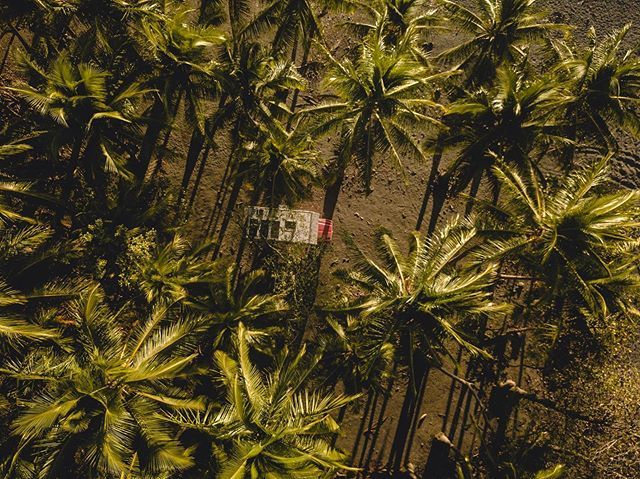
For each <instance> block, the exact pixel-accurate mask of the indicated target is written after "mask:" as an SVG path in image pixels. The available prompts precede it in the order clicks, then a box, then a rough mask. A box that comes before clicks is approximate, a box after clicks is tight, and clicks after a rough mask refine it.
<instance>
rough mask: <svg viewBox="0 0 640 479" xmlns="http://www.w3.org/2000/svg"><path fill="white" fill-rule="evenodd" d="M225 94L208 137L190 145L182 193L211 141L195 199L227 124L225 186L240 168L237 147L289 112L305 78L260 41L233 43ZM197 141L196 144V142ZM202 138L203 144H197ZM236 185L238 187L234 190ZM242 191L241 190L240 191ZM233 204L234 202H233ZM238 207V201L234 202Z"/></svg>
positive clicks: (225, 72) (227, 57) (224, 77)
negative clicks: (288, 102)
mask: <svg viewBox="0 0 640 479" xmlns="http://www.w3.org/2000/svg"><path fill="white" fill-rule="evenodd" d="M220 76H221V79H222V80H221V83H222V95H221V98H220V102H219V104H218V108H217V109H216V111H215V112H214V113H213V115H212V116H211V117H210V118H209V119H208V120H209V121H208V122H207V128H206V136H202V137H201V138H200V139H196V140H194V139H193V138H192V144H191V145H190V147H189V155H188V156H187V165H186V166H185V170H184V175H183V179H182V188H181V195H182V194H184V192H186V190H187V187H188V186H189V182H190V179H191V175H192V174H193V171H194V169H195V167H196V163H197V159H198V155H197V154H196V152H198V151H199V150H200V149H202V147H203V146H204V144H205V140H208V144H209V146H208V147H207V149H206V150H205V153H206V154H203V159H202V162H201V164H200V168H199V171H198V175H197V177H196V181H195V185H194V187H193V193H192V199H191V200H190V202H189V203H190V204H193V198H194V195H195V194H196V192H197V189H198V187H199V182H200V178H201V176H202V173H203V171H204V167H205V163H206V159H207V155H208V152H209V149H210V147H211V146H215V142H213V141H212V140H213V138H214V135H215V133H216V132H217V131H219V130H220V128H222V127H223V126H225V125H227V124H231V125H232V134H231V142H232V148H231V155H230V157H229V160H228V162H227V171H226V172H225V173H226V175H225V177H223V179H222V184H223V185H222V187H221V188H223V187H224V186H225V185H226V182H227V181H228V179H229V178H230V177H231V176H233V175H230V173H233V172H235V171H236V170H237V167H238V162H236V158H235V156H236V154H237V149H238V147H239V146H240V145H241V143H242V142H243V140H244V139H245V138H252V137H253V136H255V132H254V129H255V125H256V124H268V123H270V122H272V121H274V117H275V118H276V119H283V118H285V117H286V116H288V115H289V112H288V110H287V108H286V107H285V106H284V104H283V103H282V99H283V98H285V97H286V95H287V93H288V91H289V90H291V89H294V88H297V89H299V88H302V87H303V86H304V82H303V81H302V78H301V77H300V75H299V74H298V72H297V71H296V69H295V68H294V67H293V65H292V64H291V63H289V62H285V61H281V60H278V59H276V58H275V57H273V56H272V55H269V54H266V53H265V51H264V49H263V48H262V47H261V46H260V45H259V44H256V43H250V42H243V43H242V44H241V45H238V46H235V45H233V44H231V45H229V48H228V49H227V50H226V53H225V56H224V59H223V61H222V66H221V72H220ZM194 141H195V142H196V143H193V142H194ZM198 141H199V143H197V142H198ZM236 180H238V181H237V182H236V185H239V186H237V188H240V187H241V186H242V184H241V182H240V180H239V179H238V178H236ZM233 191H236V188H235V187H234V190H233ZM238 193H239V190H238ZM230 205H231V203H230ZM233 206H235V202H233Z"/></svg>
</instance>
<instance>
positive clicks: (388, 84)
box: [301, 30, 447, 218]
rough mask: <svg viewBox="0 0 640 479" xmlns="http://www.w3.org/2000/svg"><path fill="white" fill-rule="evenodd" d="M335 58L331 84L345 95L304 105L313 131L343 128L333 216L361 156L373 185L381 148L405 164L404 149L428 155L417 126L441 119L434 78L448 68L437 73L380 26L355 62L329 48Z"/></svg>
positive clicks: (330, 193) (330, 194)
mask: <svg viewBox="0 0 640 479" xmlns="http://www.w3.org/2000/svg"><path fill="white" fill-rule="evenodd" d="M326 54H327V55H328V56H329V58H330V60H331V64H332V69H331V72H330V74H329V77H328V81H327V83H328V86H329V87H330V88H331V89H332V90H333V91H335V93H336V95H337V96H338V97H339V101H337V102H331V103H325V104H321V105H319V106H316V107H311V108H308V109H305V110H303V111H301V114H302V115H304V116H305V117H310V116H313V118H314V120H313V122H312V126H311V129H310V131H311V133H312V135H313V136H319V135H321V134H325V133H327V132H331V131H335V130H337V131H338V133H339V135H340V141H339V147H338V151H337V158H336V165H335V166H334V173H333V174H334V177H335V180H334V181H333V182H332V184H331V186H330V187H329V188H328V189H327V192H326V195H325V203H324V210H323V214H324V217H326V218H331V217H332V216H333V212H334V210H335V207H336V204H337V199H338V195H339V192H340V188H341V186H342V182H343V180H344V175H345V170H346V168H347V166H348V165H349V164H350V163H351V161H352V160H354V161H355V162H356V165H357V167H358V169H359V170H360V174H361V176H362V180H363V183H364V186H365V189H366V190H367V191H370V187H371V178H372V173H373V160H374V156H375V154H376V153H383V154H384V153H390V155H391V157H392V159H393V160H394V161H395V163H396V165H397V166H398V168H399V169H400V170H402V159H401V155H402V154H403V153H409V154H411V155H413V156H416V157H419V158H420V157H422V155H423V153H422V151H421V150H420V147H419V145H417V144H416V142H415V141H414V140H413V138H412V136H411V135H412V128H415V127H419V126H423V127H424V126H425V125H427V126H428V125H432V126H433V125H435V126H440V122H439V121H438V120H436V119H435V118H433V116H431V115H430V112H431V111H432V110H438V109H441V106H440V105H438V104H437V103H436V102H434V101H431V100H429V99H427V98H426V92H427V90H428V87H429V84H430V83H431V82H433V81H435V80H436V79H439V78H442V77H443V76H446V75H447V74H434V73H432V72H430V71H428V70H427V68H426V67H424V66H423V65H421V64H420V63H418V62H416V61H415V60H414V58H413V56H411V55H410V54H409V53H407V52H406V51H404V50H400V49H397V48H394V47H392V46H388V45H385V43H384V41H383V39H382V38H381V33H380V31H379V30H377V31H375V32H374V33H373V34H371V35H370V36H369V37H368V38H367V39H366V41H365V43H364V44H363V47H362V50H361V52H360V56H359V57H358V58H357V60H356V62H355V63H352V62H351V61H350V60H344V61H338V60H336V59H335V58H334V57H333V56H332V55H331V54H330V53H329V52H326Z"/></svg>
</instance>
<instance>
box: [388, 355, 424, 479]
mask: <svg viewBox="0 0 640 479" xmlns="http://www.w3.org/2000/svg"><path fill="white" fill-rule="evenodd" d="M411 369H412V371H411V377H410V378H409V384H408V386H407V391H406V393H405V397H404V402H403V404H402V410H401V411H400V416H399V417H398V424H397V426H396V433H395V436H394V438H393V444H392V446H391V453H390V455H389V462H388V467H389V470H390V471H391V472H396V471H399V470H400V468H401V467H402V466H403V464H402V462H403V458H404V451H405V448H406V446H407V437H408V436H409V429H410V428H411V424H412V421H413V417H414V414H415V411H416V409H418V397H419V391H420V390H421V389H422V384H423V383H424V382H425V381H426V380H427V373H428V371H429V363H428V361H427V360H426V358H424V357H422V355H417V357H416V359H415V360H414V365H413V367H412V368H411Z"/></svg>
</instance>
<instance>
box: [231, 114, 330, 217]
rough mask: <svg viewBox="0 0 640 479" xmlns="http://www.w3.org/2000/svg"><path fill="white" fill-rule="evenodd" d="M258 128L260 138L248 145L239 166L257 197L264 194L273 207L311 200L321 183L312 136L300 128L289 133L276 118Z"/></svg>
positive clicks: (265, 200) (266, 201)
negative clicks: (312, 189) (315, 187)
mask: <svg viewBox="0 0 640 479" xmlns="http://www.w3.org/2000/svg"><path fill="white" fill-rule="evenodd" d="M256 129H257V130H258V132H259V133H258V134H257V136H258V137H257V138H256V140H253V141H250V142H248V143H246V144H245V145H244V152H243V153H242V157H243V158H242V160H241V161H240V164H239V166H238V169H239V174H241V175H244V176H245V177H246V178H247V180H248V181H249V182H250V183H251V184H252V185H253V189H254V191H255V193H254V196H257V195H259V194H262V197H263V201H264V203H265V204H267V205H268V206H271V207H276V206H280V205H281V204H282V203H285V204H286V205H287V206H293V205H294V204H295V203H297V202H299V201H300V200H301V199H306V198H309V197H310V195H311V187H312V186H314V185H317V184H319V183H320V167H321V163H320V159H319V157H318V152H317V151H316V150H315V149H314V144H313V141H312V139H311V137H310V136H309V135H308V134H307V132H305V131H301V130H303V128H302V127H300V126H298V127H296V128H295V129H294V130H292V131H287V130H286V128H285V126H284V125H282V124H280V122H279V121H277V120H275V119H274V120H272V121H271V122H269V124H268V125H266V126H263V125H256Z"/></svg>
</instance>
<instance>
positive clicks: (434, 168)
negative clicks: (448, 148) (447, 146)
mask: <svg viewBox="0 0 640 479" xmlns="http://www.w3.org/2000/svg"><path fill="white" fill-rule="evenodd" d="M444 138H445V135H444V134H443V133H442V134H440V135H438V138H437V140H436V145H435V149H434V152H433V159H432V160H431V171H430V172H429V178H428V179H427V185H426V188H425V191H424V198H423V199H422V206H421V207H420V213H418V221H417V222H416V231H420V228H421V227H422V222H423V221H424V215H425V213H426V211H427V205H428V204H429V198H430V197H431V196H432V194H433V193H434V185H435V182H436V178H438V175H439V173H438V169H439V168H440V162H441V160H442V154H443V153H444ZM433 201H434V204H435V201H436V198H435V195H434V199H433Z"/></svg>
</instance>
